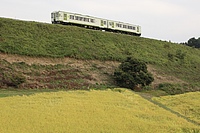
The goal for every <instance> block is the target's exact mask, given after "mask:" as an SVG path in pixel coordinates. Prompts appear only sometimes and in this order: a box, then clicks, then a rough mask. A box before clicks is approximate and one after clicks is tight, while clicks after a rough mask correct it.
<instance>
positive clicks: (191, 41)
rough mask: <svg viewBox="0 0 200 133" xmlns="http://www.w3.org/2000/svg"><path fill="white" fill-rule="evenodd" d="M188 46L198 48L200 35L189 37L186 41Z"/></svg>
mask: <svg viewBox="0 0 200 133" xmlns="http://www.w3.org/2000/svg"><path fill="white" fill-rule="evenodd" d="M187 45H188V46H190V47H195V48H200V37H199V38H198V39H195V38H194V37H193V38H190V39H189V40H188V43H187Z"/></svg>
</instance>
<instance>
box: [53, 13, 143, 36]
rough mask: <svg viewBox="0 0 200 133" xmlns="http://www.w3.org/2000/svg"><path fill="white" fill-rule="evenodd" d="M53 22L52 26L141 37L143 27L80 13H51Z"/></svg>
mask: <svg viewBox="0 0 200 133" xmlns="http://www.w3.org/2000/svg"><path fill="white" fill-rule="evenodd" d="M51 22H52V24H64V25H75V26H81V27H85V28H90V29H96V30H102V31H110V32H117V33H122V34H130V35H135V36H141V26H139V25H133V24H129V23H124V22H120V21H113V20H108V19H103V18H98V17H92V16H89V15H82V14H78V13H70V12H64V11H54V12H52V13H51Z"/></svg>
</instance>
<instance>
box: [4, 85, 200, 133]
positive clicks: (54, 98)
mask: <svg viewBox="0 0 200 133" xmlns="http://www.w3.org/2000/svg"><path fill="white" fill-rule="evenodd" d="M0 107H1V110H0V119H1V121H0V125H1V126H0V132H1V133H20V132H33V133H35V132H42V133H49V132H52V133H55V132H66V131H67V132H81V133H86V132H87V133H88V132H112V133H113V132H114V133H124V132H126V133H129V132H130V133H140V132H141V133H199V131H200V127H199V126H198V125H195V124H193V123H190V122H188V121H186V120H185V119H183V118H181V117H178V116H177V115H175V114H172V113H171V112H169V111H167V110H164V109H163V108H160V107H159V106H157V105H154V104H153V103H151V102H149V101H147V100H145V99H143V98H141V97H140V96H139V95H137V94H135V93H133V92H132V91H129V90H124V89H114V90H113V91H111V90H107V91H94V90H91V91H67V92H64V91H60V92H51V93H40V94H34V95H30V96H26V95H23V96H13V97H4V98H0Z"/></svg>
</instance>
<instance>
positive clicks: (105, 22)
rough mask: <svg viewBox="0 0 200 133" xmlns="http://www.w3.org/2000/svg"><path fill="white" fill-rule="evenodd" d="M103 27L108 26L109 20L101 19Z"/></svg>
mask: <svg viewBox="0 0 200 133" xmlns="http://www.w3.org/2000/svg"><path fill="white" fill-rule="evenodd" d="M101 27H103V28H107V20H101Z"/></svg>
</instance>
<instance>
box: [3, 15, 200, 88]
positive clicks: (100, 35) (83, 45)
mask: <svg viewBox="0 0 200 133" xmlns="http://www.w3.org/2000/svg"><path fill="white" fill-rule="evenodd" d="M169 34H170V33H169ZM0 52H3V53H11V54H20V55H28V56H37V57H72V58H77V59H82V60H90V59H97V60H102V61H105V60H115V61H122V60H124V59H125V58H126V57H127V56H132V57H134V58H137V59H140V60H143V61H145V62H147V63H149V64H152V65H153V67H155V68H156V69H157V71H158V72H160V73H163V72H164V73H166V74H168V75H171V76H175V77H177V78H179V79H181V80H183V81H185V82H187V83H188V84H190V85H192V86H193V88H195V89H197V88H198V87H199V86H200V83H199V79H200V75H199V74H197V73H200V67H199V65H200V52H199V50H198V49H194V48H190V47H187V46H183V45H179V44H174V43H170V42H166V41H160V40H154V39H148V38H143V37H135V36H129V35H122V34H115V33H108V32H101V31H95V30H90V29H84V28H80V27H74V26H64V25H52V24H45V23H38V22H26V21H19V20H13V19H6V18H0ZM195 89H194V90H195Z"/></svg>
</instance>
